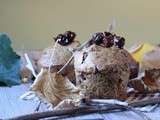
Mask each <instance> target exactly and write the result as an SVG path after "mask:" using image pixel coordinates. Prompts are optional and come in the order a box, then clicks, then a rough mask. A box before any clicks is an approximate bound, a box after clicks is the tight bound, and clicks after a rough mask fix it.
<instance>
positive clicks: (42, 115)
mask: <svg viewBox="0 0 160 120" xmlns="http://www.w3.org/2000/svg"><path fill="white" fill-rule="evenodd" d="M159 103H160V98H152V99H149V100H143V101H140V102H133V103H131V104H129V106H131V107H142V106H146V105H153V104H159ZM118 109H119V110H122V109H123V110H124V109H125V110H126V108H125V106H117V105H116V106H115V105H113V106H110V107H105V108H99V107H94V106H83V107H79V108H77V109H69V110H54V111H47V112H38V113H33V114H29V115H24V116H19V117H15V118H12V120H28V119H29V120H32V119H42V118H47V117H57V116H65V115H68V116H70V115H71V116H72V115H84V114H91V113H97V112H103V113H107V112H111V111H113V110H118Z"/></svg>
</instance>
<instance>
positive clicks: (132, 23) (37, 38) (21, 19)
mask: <svg viewBox="0 0 160 120" xmlns="http://www.w3.org/2000/svg"><path fill="white" fill-rule="evenodd" d="M159 11H160V1H159V0H0V32H6V33H8V34H9V36H10V37H11V38H12V43H13V47H14V48H16V49H17V48H19V49H21V48H25V49H41V48H44V47H47V46H49V45H50V44H52V43H53V39H52V38H53V36H55V35H57V34H58V33H63V32H64V31H66V30H72V31H75V32H76V33H77V39H78V40H80V41H85V40H87V39H89V38H90V36H91V34H92V33H94V32H97V31H104V30H106V28H107V26H108V24H109V23H111V22H112V20H113V19H115V20H116V28H115V32H116V33H117V34H119V35H121V36H124V37H125V38H126V41H127V47H130V46H131V45H132V44H133V43H136V42H137V41H148V42H150V43H153V44H157V43H160V14H159Z"/></svg>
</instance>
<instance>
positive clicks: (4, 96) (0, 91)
mask: <svg viewBox="0 0 160 120" xmlns="http://www.w3.org/2000/svg"><path fill="white" fill-rule="evenodd" d="M28 86H29V85H27V84H26V85H20V86H14V87H11V88H8V87H1V88H0V118H10V117H15V116H18V115H24V114H30V113H34V112H35V111H34V110H35V109H36V107H37V105H38V102H36V101H33V100H28V101H25V100H21V99H20V98H19V97H20V96H21V95H22V94H24V93H25V92H26V91H27V90H28V88H29V87H28ZM43 111H44V110H43Z"/></svg>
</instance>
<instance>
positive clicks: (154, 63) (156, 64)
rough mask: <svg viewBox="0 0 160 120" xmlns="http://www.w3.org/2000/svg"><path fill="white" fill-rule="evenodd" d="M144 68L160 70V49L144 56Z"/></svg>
mask: <svg viewBox="0 0 160 120" xmlns="http://www.w3.org/2000/svg"><path fill="white" fill-rule="evenodd" d="M142 67H143V68H144V69H145V70H151V69H160V48H157V49H154V50H152V51H150V52H147V53H145V54H144V56H143V60H142Z"/></svg>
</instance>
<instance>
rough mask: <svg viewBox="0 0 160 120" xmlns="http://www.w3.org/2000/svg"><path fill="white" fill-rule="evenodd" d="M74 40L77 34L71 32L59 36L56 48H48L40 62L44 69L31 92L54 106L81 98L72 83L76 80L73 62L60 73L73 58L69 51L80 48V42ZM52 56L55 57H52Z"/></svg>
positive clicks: (56, 39) (56, 40)
mask: <svg viewBox="0 0 160 120" xmlns="http://www.w3.org/2000/svg"><path fill="white" fill-rule="evenodd" d="M74 38H75V33H73V32H71V31H67V32H66V33H64V34H59V35H58V36H57V37H56V38H55V42H56V45H55V47H49V48H46V49H45V50H44V52H43V54H42V56H41V59H40V60H39V61H38V64H39V66H41V67H42V69H41V72H40V73H39V74H38V75H37V77H36V80H35V81H34V83H33V84H32V86H31V90H32V91H35V92H36V93H37V94H38V96H40V97H42V98H44V99H46V100H47V101H48V102H49V103H51V104H52V105H57V104H59V103H60V102H61V101H63V100H65V99H71V100H72V99H79V98H77V97H79V93H80V91H79V89H77V88H76V87H75V85H74V84H73V83H72V82H74V81H73V80H75V72H74V65H73V62H71V63H70V64H69V65H68V66H67V67H66V68H65V69H64V70H63V71H62V72H60V73H58V71H59V70H60V69H61V68H62V67H63V66H64V65H65V64H66V62H67V61H68V60H69V59H70V57H71V56H72V52H70V51H69V50H68V49H71V48H72V49H73V48H75V47H77V46H79V42H77V41H74ZM53 51H54V54H53ZM52 55H53V57H51V56H52ZM51 58H52V59H51ZM50 65H52V66H51V70H49V69H48V68H49V67H50ZM70 80H72V82H71V81H70Z"/></svg>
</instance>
